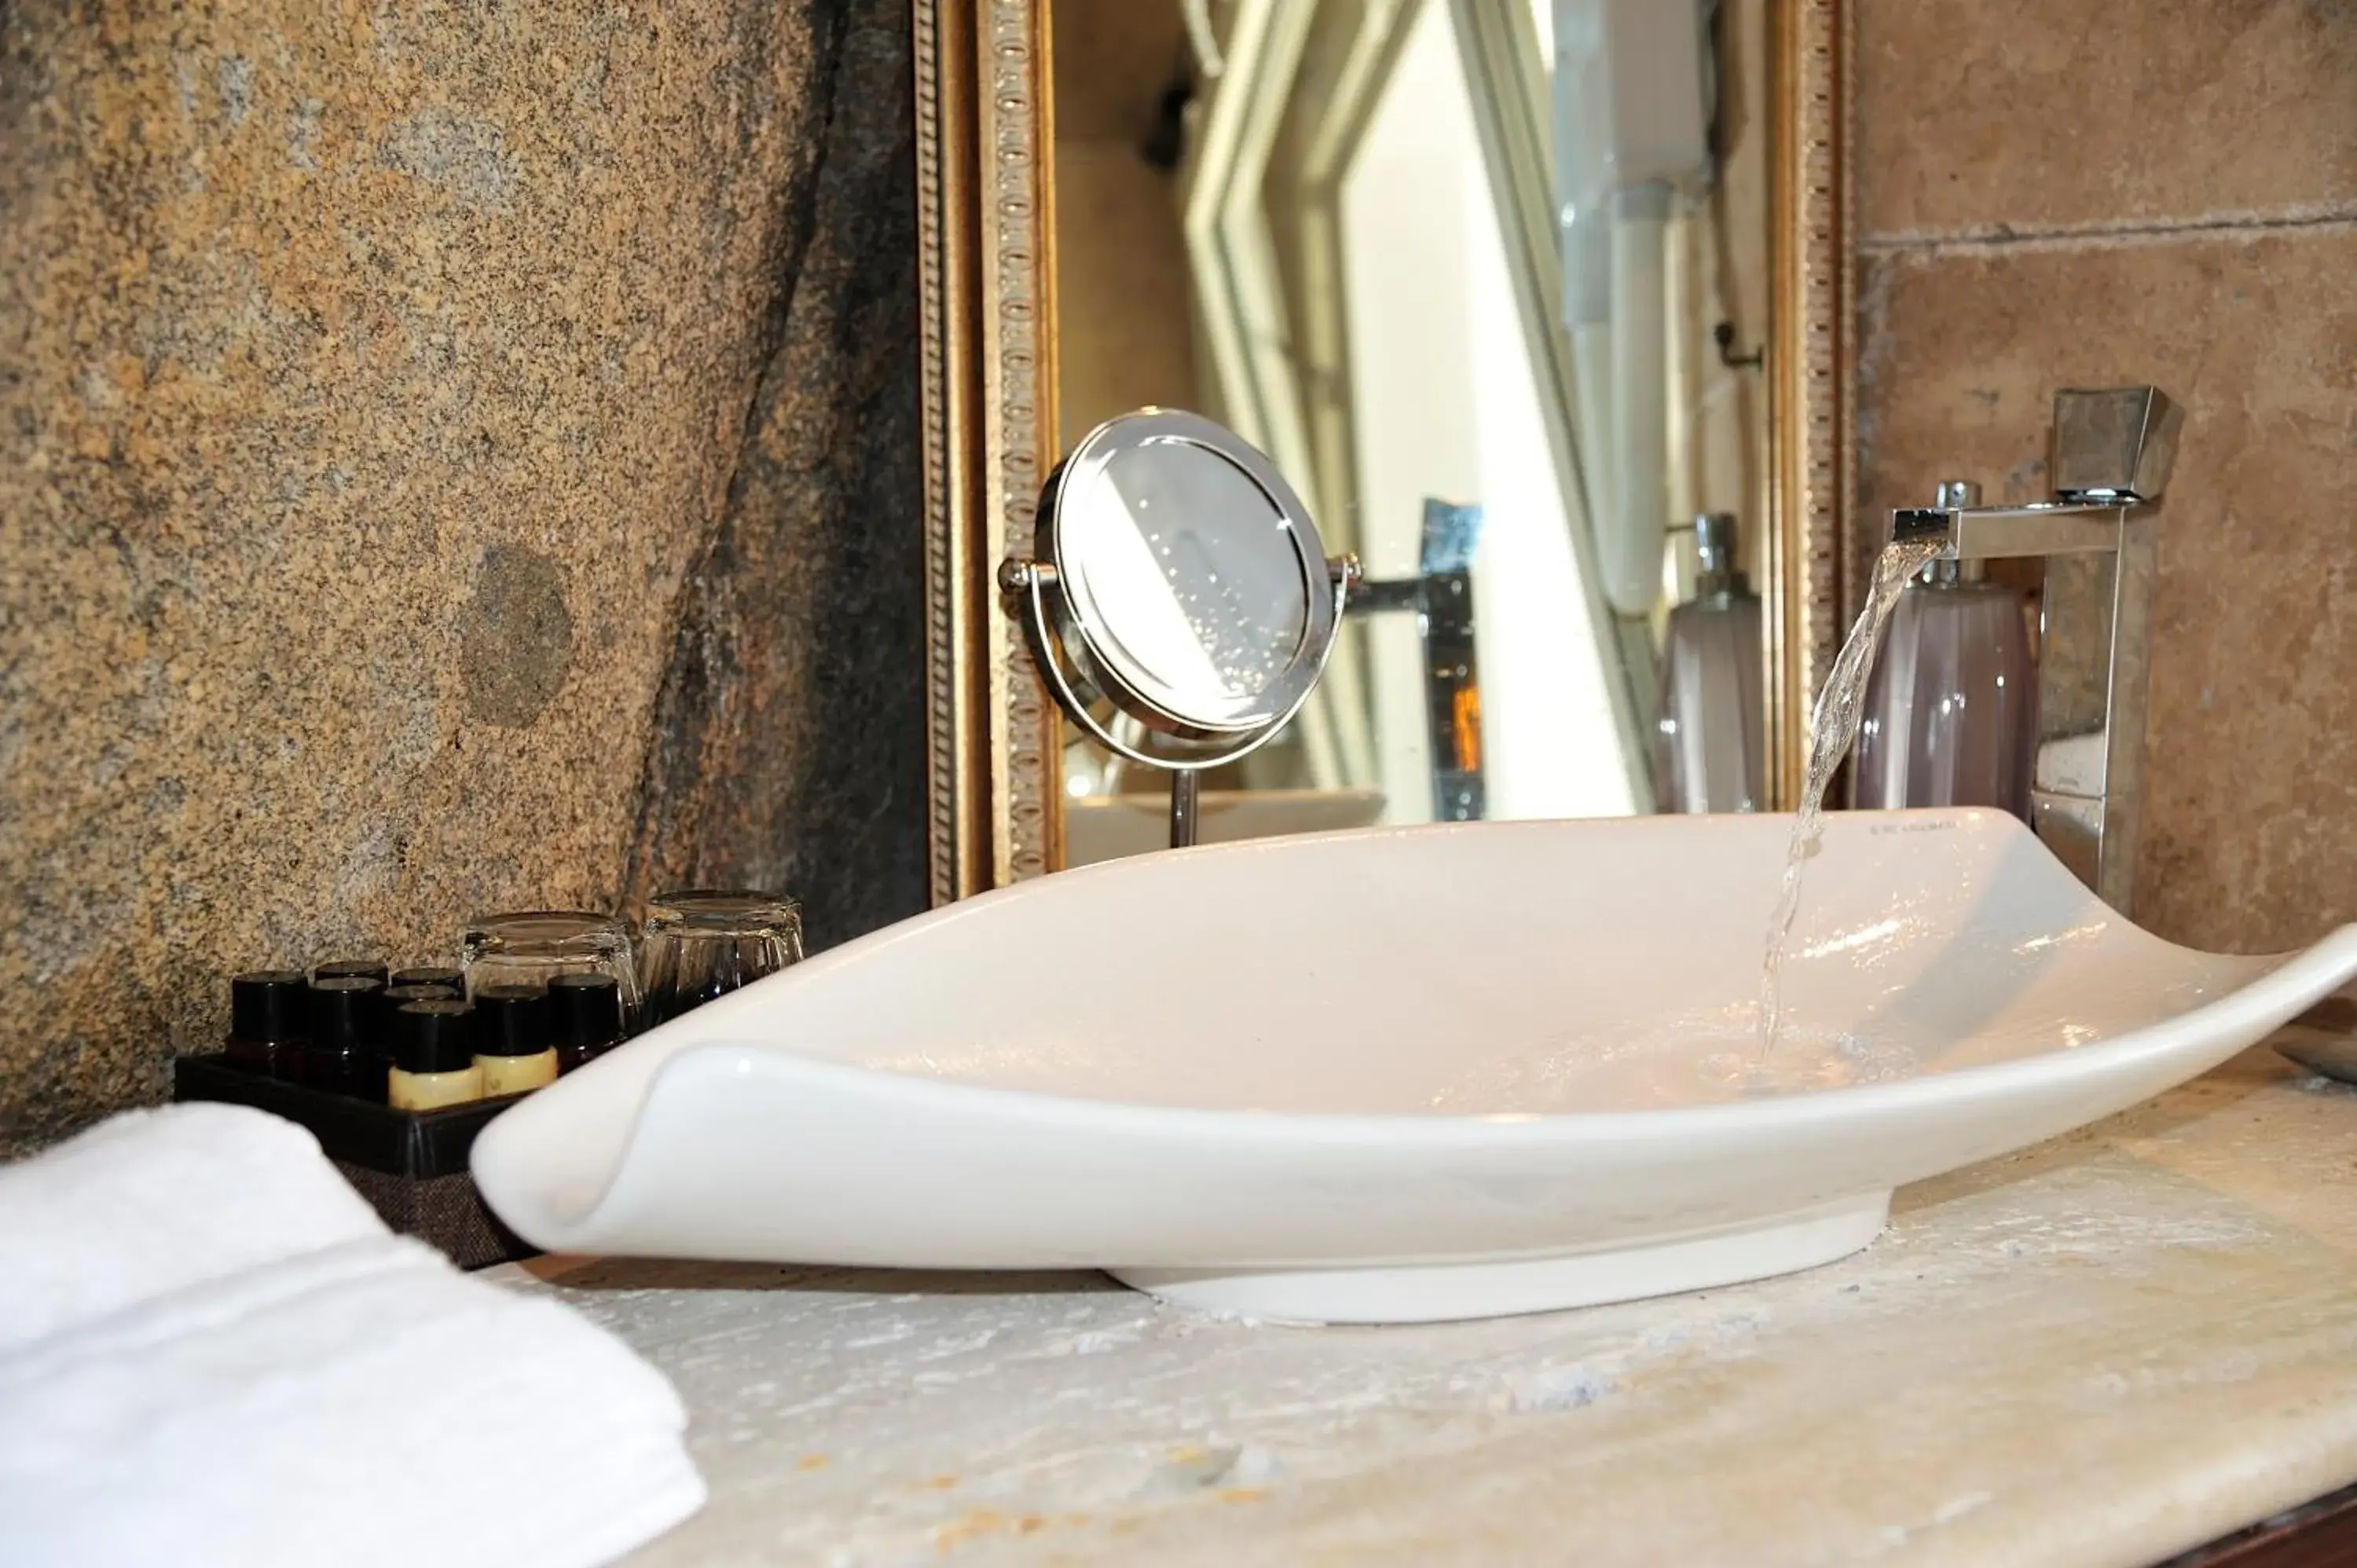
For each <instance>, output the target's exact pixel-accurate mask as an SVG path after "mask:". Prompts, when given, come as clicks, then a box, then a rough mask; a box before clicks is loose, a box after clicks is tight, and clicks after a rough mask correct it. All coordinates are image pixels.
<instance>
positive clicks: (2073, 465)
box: [2054, 387, 2185, 502]
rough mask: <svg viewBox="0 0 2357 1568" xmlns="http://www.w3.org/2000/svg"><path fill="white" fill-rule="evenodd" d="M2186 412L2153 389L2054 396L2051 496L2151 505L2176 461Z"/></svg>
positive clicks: (2067, 392)
mask: <svg viewBox="0 0 2357 1568" xmlns="http://www.w3.org/2000/svg"><path fill="white" fill-rule="evenodd" d="M2184 424H2185V411H2184V410H2183V409H2180V408H2179V407H2178V406H2177V404H2175V403H2171V402H2170V401H2169V397H2168V395H2167V394H2166V393H2164V392H2162V391H2161V390H2160V389H2159V388H2158V387H2107V388H2104V389H2101V390H2087V389H2079V388H2072V389H2068V390H2065V391H2061V392H2056V393H2055V394H2054V493H2055V494H2056V495H2057V496H2059V497H2061V499H2064V500H2066V501H2095V502H2106V501H2109V502H2135V501H2155V500H2158V499H2160V492H2161V491H2162V489H2165V488H2166V487H2167V486H2168V484H2169V467H2170V465H2171V464H2173V463H2174V462H2175V461H2176V459H2177V436H2178V432H2179V431H2180V430H2181V429H2183V428H2184Z"/></svg>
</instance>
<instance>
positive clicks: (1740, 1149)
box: [474, 811, 2357, 1322]
mask: <svg viewBox="0 0 2357 1568" xmlns="http://www.w3.org/2000/svg"><path fill="white" fill-rule="evenodd" d="M1789 828H1790V819H1789V818H1784V817H1718V818H1701V817H1653V818H1638V819H1628V820H1618V821H1598V822H1482V823H1470V824H1464V825H1457V826H1433V827H1412V828H1395V829H1372V830H1366V831H1361V832H1342V833H1333V834H1327V835H1322V836H1317V837H1308V838H1291V839H1273V840H1262V841H1255V842H1252V843H1236V844H1226V845H1215V846H1211V847H1205V848H1199V849H1191V850H1184V851H1179V852H1166V853H1163V854H1152V855H1146V856H1142V857H1139V858H1135V859H1130V860H1124V861H1118V862H1114V863H1113V864H1110V865H1101V866H1092V867H1088V868H1085V869H1082V870H1078V871H1071V872H1066V873H1063V874H1060V875H1056V876H1051V877H1048V878H1045V879H1043V880H1040V881H1036V882H1030V883H1026V884H1024V885H1021V886H1017V887H1014V888H1011V889H1007V890H1004V891H1001V892H997V893H993V894H989V895H987V896H985V897H979V898H975V899H972V900H970V901H968V902H965V903H962V904H957V905H952V906H951V907H949V908H944V909H940V910H936V911H934V912H933V913H931V914H929V915H925V916H922V917H920V918H916V919H913V920H909V921H907V922H905V923H903V924H901V925H899V926H896V927H893V928H891V929H888V930H884V931H879V932H877V933H876V934H875V935H873V936H870V937H867V938H866V939H864V940H860V941H857V942H854V943H851V944H849V945H848V946H845V947H842V948H838V949H836V950H833V951H831V952H828V953H825V954H823V955H822V956H820V957H818V958H816V959H813V960H812V961H809V962H807V963H805V964H802V966H800V967H799V968H796V969H793V970H791V971H788V972H785V973H782V974H780V975H775V976H772V977H771V978H770V979H768V980H765V981H762V982H760V983H758V984H755V985H752V986H749V987H748V988H746V989H745V990H743V991H741V992H737V993H734V994H732V995H729V996H726V997H724V998H722V999H721V1000H719V1001H717V1002H715V1003H712V1004H708V1005H706V1006H705V1007H703V1008H701V1009H699V1010H698V1011H696V1012H694V1013H691V1014H689V1015H685V1016H683V1017H682V1018H679V1019H677V1020H675V1021H673V1022H672V1023H670V1024H667V1025H665V1026H662V1027H661V1028H659V1029H656V1030H654V1031H652V1032H651V1033H649V1034H647V1035H644V1036H640V1038H638V1039H636V1040H634V1041H632V1042H631V1043H630V1044H629V1045H628V1046H626V1047H623V1048H621V1049H620V1050H619V1051H616V1052H615V1053H613V1054H612V1055H611V1056H608V1057H607V1058H602V1059H601V1060H599V1061H597V1062H596V1063H594V1064H592V1065H591V1066H589V1067H588V1068H587V1069H583V1070H582V1071H580V1072H577V1073H574V1074H571V1075H569V1076H567V1077H565V1079H561V1080H559V1081H558V1082H557V1083H556V1084H555V1085H554V1086H553V1087H551V1088H549V1089H546V1090H541V1091H540V1092H539V1093H537V1094H534V1095H533V1096H532V1097H531V1098H530V1099H528V1100H525V1101H521V1102H520V1103H519V1104H518V1105H517V1106H516V1107H515V1108H514V1109H512V1110H511V1111H509V1112H507V1113H506V1114H504V1115H502V1116H500V1118H499V1119H498V1120H497V1121H496V1122H493V1123H492V1124H491V1125H490V1128H488V1129H487V1130H486V1131H485V1132H484V1133H483V1135H482V1137H481V1139H480V1140H479V1142H478V1143H477V1144H476V1145H475V1155H474V1168H475V1175H476V1178H477V1180H478V1182H479V1185H480V1187H481V1188H482V1192H483V1195H484V1197H485V1198H486V1199H487V1200H488V1201H489V1202H490V1205H491V1207H492V1208H494V1209H495V1210H496V1211H497V1212H498V1213H499V1214H500V1217H501V1218H502V1219H505V1220H506V1221H507V1222H508V1223H509V1224H510V1225H511V1226H512V1227H514V1229H515V1230H518V1231H519V1232H521V1233H522V1235H523V1236H525V1237H526V1238H528V1239H529V1240H532V1241H533V1242H535V1243H537V1244H538V1245H540V1246H543V1247H546V1248H549V1249H551V1250H560V1251H600V1252H609V1253H640V1254H657V1255H662V1256H669V1257H694V1258H726V1259H743V1260H765V1261H775V1262H827V1263H843V1264H876V1265H906V1266H911V1267H927V1268H972V1269H1030V1268H1063V1267H1073V1266H1082V1267H1093V1268H1103V1269H1106V1270H1109V1271H1110V1272H1112V1273H1114V1275H1115V1276H1116V1277H1117V1278H1119V1279H1122V1280H1124V1281H1125V1282H1127V1283H1130V1284H1133V1285H1135V1286H1138V1287H1141V1288H1143V1289H1146V1290H1149V1291H1153V1292H1155V1293H1157V1294H1160V1295H1164V1296H1167V1297H1169V1298H1171V1299H1174V1300H1177V1301H1181V1302H1186V1303H1189V1304H1192V1305H1197V1306H1200V1307H1203V1308H1207V1309H1211V1310H1213V1311H1219V1312H1226V1313H1233V1314H1241V1315H1245V1316H1255V1317H1261V1318H1268V1319H1278V1320H1288V1321H1308V1322H1320V1321H1323V1322H1335V1321H1347V1322H1397V1321H1418V1320H1431V1319H1438V1318H1452V1317H1473V1316H1493V1315H1497V1314H1502V1313H1514V1312H1530V1311H1537V1310H1542V1309H1547V1308H1554V1307H1563V1306H1573V1305H1584V1304H1588V1303H1594V1302H1602V1301H1612V1300H1621V1299H1626V1298H1630V1297H1634V1296H1642V1295H1651V1294H1662V1293H1666V1292H1671V1291H1679V1290H1689V1289H1695V1288H1699V1287H1702V1286H1706V1285H1714V1284H1723V1283H1731V1282H1734V1281H1738V1280H1744V1279H1754V1278H1759V1277H1761V1276H1764V1275H1768V1274H1772V1273H1783V1272H1785V1271H1788V1270H1792V1269H1798V1268H1804V1267H1808V1266H1811V1265H1814V1264H1818V1263H1823V1262H1829V1261H1831V1260H1833V1259H1835V1258H1838V1257H1841V1256H1843V1255H1845V1254H1846V1253H1848V1252H1851V1251H1856V1250H1857V1249H1858V1248H1860V1247H1863V1246H1865V1245H1867V1243H1868V1242H1869V1241H1871V1240H1873V1238H1874V1236H1875V1234H1876V1233H1877V1231H1878V1230H1880V1228H1881V1226H1882V1224H1883V1220H1884V1216H1885V1214H1886V1212H1887V1209H1888V1206H1889V1198H1890V1194H1891V1191H1892V1189H1893V1188H1894V1187H1899V1186H1900V1185H1902V1184H1904V1183H1907V1182H1910V1181H1917V1180H1921V1179H1922V1178H1924V1177H1927V1176H1936V1175H1938V1174H1940V1173H1941V1172H1943V1171H1947V1170H1951V1169H1953V1168H1954V1167H1956V1166H1959V1165H1967V1164H1970V1163H1972V1162H1974V1161H1976V1160H1983V1159H1986V1158H1988V1157H1990V1156H1991V1155H1999V1154H2003V1153H2005V1152H2006V1151H2007V1150H2010V1149H2016V1148H2019V1147H2021V1146H2023V1145H2025V1144H2031V1143H2035V1142H2037V1141H2039V1140H2040V1139H2043V1138H2049V1137H2052V1136H2053V1135H2055V1134H2056V1133H2062V1132H2065V1131H2067V1130H2069V1129H2070V1128H2072V1127H2075V1126H2078V1125H2080V1124H2082V1123H2083V1122H2090V1121H2093V1120H2094V1119H2096V1118H2097V1117H2101V1116H2104V1115H2106V1114H2108V1113H2110V1112H2115V1111H2119V1110H2122V1109H2124V1108H2126V1107H2127V1106H2129V1105H2132V1104H2134V1103H2136V1101H2140V1100H2143V1099H2146V1098H2147V1097H2148V1096H2150V1095H2153V1094H2156V1093H2158V1092H2159V1091H2160V1090H2164V1089H2167V1088H2169V1087H2170V1086H2171V1085H2173V1084H2176V1083H2179V1082H2180V1081H2182V1080H2183V1079H2188V1078H2190V1077H2192V1076H2194V1075H2195V1074H2197V1073H2200V1072H2201V1071H2203V1070H2205V1069H2208V1068H2211V1067H2212V1066H2215V1065H2216V1064H2218V1063H2219V1062H2221V1061H2222V1060H2224V1059H2225V1058H2227V1057H2229V1056H2232V1055H2233V1053H2234V1052H2236V1051H2238V1050H2240V1049H2242V1048H2243V1047H2246V1046H2248V1045H2250V1044H2252V1043H2253V1042H2255V1041H2256V1040H2258V1039H2260V1038H2261V1037H2263V1036H2266V1034H2267V1033H2268V1032H2269V1031H2270V1030H2272V1029H2274V1028H2276V1026H2278V1025H2281V1024H2282V1023H2284V1022H2285V1021H2286V1020H2287V1019H2289V1018H2291V1017H2292V1016H2294V1015H2297V1014H2298V1013H2299V1012H2300V1011H2301V1010H2303V1009H2304V1008H2306V1007H2308V1006H2309V1005H2310V1004H2313V1003H2315V1002H2316V1001H2318V1000H2319V999H2320V998H2322V997H2324V996H2325V995H2327V994H2329V993H2330V992H2332V991H2333V990H2334V989H2335V988H2336V987H2338V986H2339V985H2340V984H2341V983H2342V982H2344V981H2345V980H2347V979H2349V978H2350V977H2351V976H2352V974H2357V927H2349V928H2343V929H2341V930H2340V931H2337V932H2335V933H2334V934H2333V935H2331V936H2330V937H2329V938H2327V939H2326V940H2324V941H2322V942H2320V943H2319V944H2318V945H2317V946H2316V947H2314V948H2311V949H2309V950H2307V951H2305V952H2302V953H2298V954H2292V955H2286V956H2275V957H2258V958H2253V957H2233V956H2221V955H2215V954H2210V953H2201V952H2194V951H2191V950H2187V949H2184V948H2179V947H2174V946H2171V945H2170V944H2169V943H2167V942H2164V941H2162V940H2159V939H2158V938H2156V937H2153V936H2151V935H2149V934H2147V933H2146V932H2144V931H2142V930H2139V929H2136V927H2134V926H2132V925H2130V924H2128V923H2127V922H2126V920H2123V919H2122V918H2119V917H2118V916H2117V915H2115V913H2113V911H2112V910H2110V909H2109V908H2106V907H2105V906H2104V905H2103V904H2101V903H2099V902H2097V901H2096V899H2095V898H2094V897H2093V895H2092V894H2090V893H2089V892H2088V891H2087V890H2086V889H2085V888H2084V887H2083V886H2081V885H2080V884H2079V883H2078V882H2077V881H2075V880H2074V879H2073V878H2072V876H2071V875H2070V874H2069V873H2068V872H2066V871H2065V870H2064V869H2063V868H2062V866H2061V865H2060V864H2059V863H2057V862H2056V861H2055V860H2054V859H2053V857H2052V856H2051V855H2050V854H2049V853H2048V852H2047V850H2046V849H2045V847H2044V846H2043V845H2041V844H2040V843H2039V842H2038V841H2037V839H2036V838H2034V837H2033V836H2032V835H2031V834H2030V833H2029V831H2028V830H2027V829H2025V828H2023V827H2022V826H2021V825H2020V824H2019V823H2018V822H2015V821H2014V820H2013V819H2012V818H2010V817H2008V816H2005V815H2002V814H2000V813H1996V812H1985V811H1900V812H1846V813H1837V814H1835V816H1833V817H1832V818H1830V819H1829V820H1828V822H1827V823H1826V827H1825V832H1824V838H1823V840H1822V841H1821V846H1820V849H1819V852H1818V854H1816V855H1815V857H1814V858H1813V860H1812V862H1811V864H1810V868H1809V873H1808V880H1807V884H1806V889H1805V894H1804V897H1803V903H1802V907H1801V912H1800V916H1799V918H1798V919H1797V921H1796V922H1795V924H1794V927H1793V929H1792V940H1791V945H1790V946H1789V947H1788V949H1787V957H1786V960H1785V963H1784V999H1785V1000H1784V1018H1785V1023H1784V1027H1783V1029H1782V1030H1781V1034H1780V1036H1779V1037H1778V1039H1777V1041H1776V1043H1775V1045H1774V1047H1773V1048H1772V1049H1770V1050H1768V1051H1765V1052H1763V1051H1762V1049H1761V1047H1760V1040H1759V1038H1758V1034H1757V1027H1758V1026H1757V1012H1758V1005H1759V987H1760V960H1761V947H1762V941H1763V934H1764V931H1765V929H1766V927H1767V924H1768V918H1769V915H1770V909H1771V908H1772V906H1773V904H1774V901H1775V894H1776V888H1777V884H1778V880H1779V878H1780V876H1781V872H1782V867H1783V861H1784V848H1785V837H1786V833H1787V832H1788V831H1789Z"/></svg>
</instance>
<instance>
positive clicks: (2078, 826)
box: [1890, 387, 2184, 915]
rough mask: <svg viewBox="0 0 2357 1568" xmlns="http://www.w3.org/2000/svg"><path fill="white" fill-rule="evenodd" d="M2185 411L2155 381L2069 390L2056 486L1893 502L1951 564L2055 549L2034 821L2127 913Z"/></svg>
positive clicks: (1902, 537)
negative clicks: (2163, 538)
mask: <svg viewBox="0 0 2357 1568" xmlns="http://www.w3.org/2000/svg"><path fill="white" fill-rule="evenodd" d="M2183 424H2184V413H2183V411H2182V410H2180V409H2179V407H2178V406H2177V405H2176V404H2175V403H2171V402H2170V401H2169V399H2168V398H2167V397H2166V396H2165V395H2163V394H2162V393H2161V392H2160V391H2159V389H2158V388H2156V387H2114V388H2109V389H2106V390H2104V391H2100V392H2080V391H2071V392H2056V393H2055V394H2054V448H2053V454H2052V463H2053V476H2054V494H2055V497H2056V499H2053V500H2051V501H2039V502H2034V503H2032V504H2029V505H2027V506H1977V505H1975V504H1973V503H1974V502H1975V501H1976V500H1977V499H1978V490H1977V488H1976V487H1974V486H1971V485H1969V484H1964V483H1962V482H1960V481H1950V482H1948V483H1944V484H1943V485H1942V486H1941V487H1940V503H1941V504H1939V505H1938V506H1933V507H1915V508H1902V509H1901V510H1897V511H1893V512H1892V513H1891V514H1890V537H1891V540H1892V542H1894V543H1897V542H1909V541H1929V540H1937V541H1939V542H1941V545H1942V549H1941V551H1940V554H1939V556H1938V559H1939V560H1942V561H1955V562H1971V561H1989V560H1996V559H1998V558H2000V557H2005V556H2026V555H2038V556H2047V557H2050V559H2049V560H2048V562H2047V564H2046V588H2045V593H2044V595H2043V596H2042V598H2041V602H2040V612H2039V620H2040V639H2039V659H2038V752H2037V757H2036V760H2035V763H2034V766H2033V769H2032V773H2031V779H2030V816H2031V822H2030V825H2031V826H2032V827H2034V828H2035V829H2036V830H2037V831H2038V836H2039V837H2040V838H2041V839H2043V840H2045V841H2046V844H2047V847H2048V848H2050V849H2051V850H2052V851H2053V852H2054V854H2055V856H2056V858H2057V859H2059V860H2061V862H2062V864H2063V865H2067V866H2069V867H2070V868H2071V869H2072V871H2073V872H2075V873H2077V875H2078V876H2079V878H2080V880H2081V881H2083V882H2084V883H2086V884H2087V886H2090V887H2093V889H2094V890H2095V893H2096V896H2097V897H2100V898H2102V899H2103V900H2104V902H2105V903H2107V904H2109V905H2110V906H2111V907H2112V908H2115V909H2117V910H2118V911H2120V913H2122V914H2123V915H2125V914H2127V913H2128V912H2129V909H2128V906H2129V902H2130V899H2131V897H2133V894H2134V891H2135V883H2136V832H2137V828H2138V825H2139V821H2138V819H2139V818H2140V817H2141V815H2142V812H2143V807H2144V726H2145V693H2146V687H2147V682H2148V678H2149V675H2150V672H2151V668H2152V593H2153V583H2154V579H2155V577H2156V575H2158V560H2159V538H2158V526H2159V524H2158V519H2157V518H2155V517H2154V516H2153V511H2152V509H2153V505H2154V503H2155V502H2157V501H2158V500H2159V499H2160V492H2161V490H2162V489H2163V488H2164V487H2165V486H2166V485H2167V484H2168V482H2169V466H2170V464H2171V463H2172V462H2173V461H2174V459H2175V458H2176V456H2177V437H2178V432H2179V429H2180V428H2181V427H2182V426H2183Z"/></svg>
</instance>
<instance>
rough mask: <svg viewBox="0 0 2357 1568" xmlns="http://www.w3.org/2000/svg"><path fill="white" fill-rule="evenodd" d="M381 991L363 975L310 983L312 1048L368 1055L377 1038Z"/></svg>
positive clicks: (382, 994)
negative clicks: (377, 1016) (365, 1052)
mask: <svg viewBox="0 0 2357 1568" xmlns="http://www.w3.org/2000/svg"><path fill="white" fill-rule="evenodd" d="M383 996H384V987H383V986H382V985H380V984H378V983H376V982H375V981H374V980H371V979H370V978H369V977H368V976H367V975H364V974H331V975H329V976H328V977H327V978H326V979H324V980H315V981H313V982H312V983H311V993H310V1029H311V1036H310V1038H311V1048H312V1049H313V1050H315V1051H333V1052H336V1053H337V1054H339V1055H341V1054H342V1053H344V1052H347V1051H367V1050H370V1049H371V1048H372V1047H371V1042H372V1041H373V1040H374V1039H375V1038H376V1014H377V1008H378V1007H379V1006H380V1005H381V1004H382V999H383Z"/></svg>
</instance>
